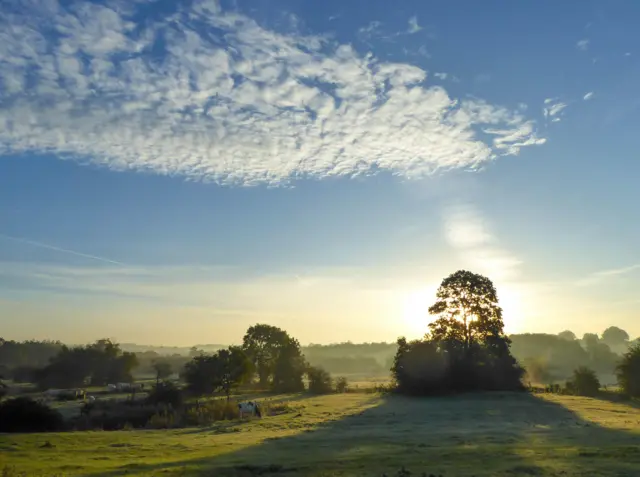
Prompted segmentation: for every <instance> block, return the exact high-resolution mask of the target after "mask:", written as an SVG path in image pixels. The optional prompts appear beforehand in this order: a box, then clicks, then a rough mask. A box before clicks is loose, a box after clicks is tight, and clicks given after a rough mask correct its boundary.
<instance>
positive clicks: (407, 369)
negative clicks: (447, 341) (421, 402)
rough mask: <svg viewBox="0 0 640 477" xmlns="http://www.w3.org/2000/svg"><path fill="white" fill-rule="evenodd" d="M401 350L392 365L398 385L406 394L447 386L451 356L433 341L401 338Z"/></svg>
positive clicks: (434, 390)
mask: <svg viewBox="0 0 640 477" xmlns="http://www.w3.org/2000/svg"><path fill="white" fill-rule="evenodd" d="M397 343H398V351H397V353H396V355H395V357H394V360H393V365H392V367H391V375H392V376H393V380H394V382H395V385H396V388H397V390H398V391H399V392H401V393H403V394H417V395H424V394H433V393H439V392H443V391H445V390H446V389H447V384H448V383H447V377H448V375H449V372H450V369H449V362H448V359H447V358H448V356H447V354H446V353H445V352H443V351H442V350H440V349H439V348H438V344H437V343H436V342H434V341H430V340H414V341H411V342H408V341H407V340H406V339H405V338H398V342H397Z"/></svg>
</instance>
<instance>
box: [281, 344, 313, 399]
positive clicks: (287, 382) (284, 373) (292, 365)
mask: <svg viewBox="0 0 640 477" xmlns="http://www.w3.org/2000/svg"><path fill="white" fill-rule="evenodd" d="M307 368H308V365H307V363H306V360H305V359H304V356H303V355H302V351H301V350H300V343H298V340H296V339H294V338H289V339H288V340H287V342H286V343H285V345H284V346H283V347H282V348H281V349H280V350H279V352H278V357H277V359H276V362H275V365H274V369H273V383H272V387H273V389H274V390H276V391H279V392H298V391H302V390H303V389H304V382H303V376H304V373H305V371H306V369H307Z"/></svg>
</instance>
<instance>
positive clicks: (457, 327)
mask: <svg viewBox="0 0 640 477" xmlns="http://www.w3.org/2000/svg"><path fill="white" fill-rule="evenodd" d="M436 298H437V300H436V302H435V303H434V304H433V305H432V306H431V307H430V308H429V314H431V315H435V316H436V317H437V318H436V320H435V321H433V322H432V323H430V324H429V328H430V330H431V331H430V334H431V337H432V339H433V340H434V341H436V342H440V343H443V344H445V345H448V346H457V347H460V346H461V347H462V349H463V350H464V353H465V354H469V353H470V352H472V351H473V349H474V347H475V346H476V345H477V344H484V345H485V346H488V347H490V348H495V350H496V351H497V352H503V351H504V350H505V349H508V346H509V344H510V341H509V338H507V336H506V335H505V334H504V331H503V330H504V323H503V321H502V308H500V306H498V295H497V292H496V289H495V287H494V286H493V283H492V282H491V280H489V279H488V278H487V277H484V276H482V275H479V274H476V273H472V272H468V271H466V270H460V271H457V272H455V273H453V274H451V275H449V276H448V277H447V278H445V279H444V280H443V281H442V283H441V284H440V287H439V288H438V291H437V292H436Z"/></svg>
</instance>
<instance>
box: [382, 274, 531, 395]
mask: <svg viewBox="0 0 640 477" xmlns="http://www.w3.org/2000/svg"><path fill="white" fill-rule="evenodd" d="M429 313H430V314H431V315H434V316H435V317H436V319H435V320H434V321H433V322H432V323H430V324H429V333H428V334H427V335H426V336H425V339H424V340H416V341H412V342H407V341H406V340H405V339H404V338H401V339H399V340H398V352H397V354H396V357H395V359H394V363H393V367H392V372H393V374H394V378H395V380H396V382H397V384H398V388H399V389H401V390H403V391H404V392H410V393H418V394H424V393H429V392H442V391H449V390H457V391H463V390H471V389H519V388H521V387H522V385H521V383H520V378H521V377H522V374H523V369H522V368H521V367H520V366H519V365H518V364H517V362H516V360H515V359H514V358H513V356H512V355H511V353H510V350H509V345H510V340H509V338H508V337H507V336H506V335H505V334H504V322H503V319H502V309H501V308H500V306H499V304H498V296H497V292H496V289H495V287H494V285H493V283H492V282H491V280H489V279H488V278H487V277H484V276H482V275H479V274H476V273H472V272H469V271H466V270H460V271H457V272H455V273H453V274H451V275H449V276H448V277H446V278H445V279H444V280H443V281H442V283H441V284H440V287H439V288H438V291H437V292H436V302H435V303H434V304H433V305H432V306H431V307H430V308H429Z"/></svg>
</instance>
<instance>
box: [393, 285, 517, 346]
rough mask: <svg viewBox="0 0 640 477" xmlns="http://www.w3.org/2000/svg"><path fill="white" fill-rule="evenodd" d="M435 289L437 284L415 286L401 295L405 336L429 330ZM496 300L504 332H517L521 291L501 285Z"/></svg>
mask: <svg viewBox="0 0 640 477" xmlns="http://www.w3.org/2000/svg"><path fill="white" fill-rule="evenodd" d="M437 289H438V287H437V286H431V287H423V288H417V289H414V290H410V291H408V292H406V293H404V294H403V295H402V316H403V320H404V325H405V329H406V330H407V338H421V337H422V336H424V334H425V333H427V331H429V327H428V326H429V323H430V322H431V321H432V319H433V318H432V317H431V315H429V307H430V306H431V305H433V304H434V303H435V301H436V291H437ZM498 300H499V304H500V307H501V308H502V311H503V315H502V316H503V319H504V324H505V332H506V333H507V334H509V333H516V332H518V331H519V328H520V324H521V323H522V320H523V312H524V306H523V293H522V291H521V290H519V289H518V288H516V287H513V286H508V285H507V286H505V285H503V286H501V287H499V288H498Z"/></svg>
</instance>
